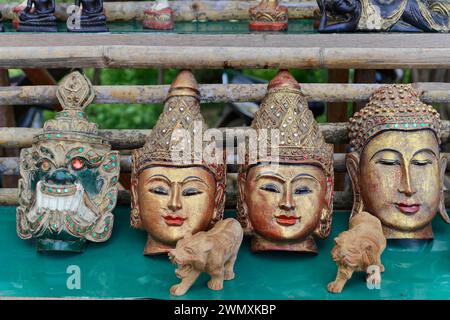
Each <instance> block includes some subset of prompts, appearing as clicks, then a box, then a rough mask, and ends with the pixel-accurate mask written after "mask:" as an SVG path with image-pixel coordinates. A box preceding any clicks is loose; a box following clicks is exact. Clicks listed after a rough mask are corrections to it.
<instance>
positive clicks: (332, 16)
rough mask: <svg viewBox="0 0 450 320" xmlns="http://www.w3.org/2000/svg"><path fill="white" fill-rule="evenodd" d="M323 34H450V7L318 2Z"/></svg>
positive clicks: (415, 2) (404, 0)
mask: <svg viewBox="0 0 450 320" xmlns="http://www.w3.org/2000/svg"><path fill="white" fill-rule="evenodd" d="M317 3H318V5H319V9H320V12H321V19H320V26H319V32H354V31H394V32H396V31H399V32H448V31H449V28H450V19H449V15H450V5H449V4H448V3H446V2H445V1H434V2H432V3H431V2H428V1H426V0H393V1H384V0H345V1H341V0H317Z"/></svg>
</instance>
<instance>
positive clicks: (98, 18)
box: [67, 0, 108, 32]
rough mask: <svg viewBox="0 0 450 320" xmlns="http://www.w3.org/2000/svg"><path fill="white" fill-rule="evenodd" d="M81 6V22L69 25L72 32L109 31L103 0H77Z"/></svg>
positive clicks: (78, 5)
mask: <svg viewBox="0 0 450 320" xmlns="http://www.w3.org/2000/svg"><path fill="white" fill-rule="evenodd" d="M75 5H76V6H77V7H79V8H80V7H81V15H80V24H79V25H77V24H76V23H75V24H73V26H72V27H69V26H68V27H67V30H68V31H71V32H108V27H107V26H106V16H105V14H104V13H103V0H75Z"/></svg>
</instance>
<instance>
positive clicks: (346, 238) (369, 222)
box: [328, 211, 386, 293]
mask: <svg viewBox="0 0 450 320" xmlns="http://www.w3.org/2000/svg"><path fill="white" fill-rule="evenodd" d="M334 244H335V245H334V247H333V250H332V251H331V256H332V257H333V260H334V262H336V264H337V266H338V272H337V275H336V280H334V281H333V282H330V283H329V284H328V291H329V292H332V293H340V292H342V289H343V288H344V286H345V283H346V282H347V281H348V280H349V279H350V278H351V277H352V275H353V272H367V274H368V275H370V277H369V278H370V279H369V278H368V279H367V281H371V283H370V284H373V285H379V284H380V283H381V276H380V272H384V266H383V264H382V263H381V255H382V253H383V251H384V249H385V248H386V238H385V237H384V235H383V229H382V227H381V222H380V220H378V218H376V217H374V216H373V215H371V214H370V213H367V212H364V211H363V212H361V213H360V214H358V215H356V216H354V217H352V218H351V219H350V224H349V230H348V231H344V232H342V233H341V234H339V236H338V237H337V238H335V239H334Z"/></svg>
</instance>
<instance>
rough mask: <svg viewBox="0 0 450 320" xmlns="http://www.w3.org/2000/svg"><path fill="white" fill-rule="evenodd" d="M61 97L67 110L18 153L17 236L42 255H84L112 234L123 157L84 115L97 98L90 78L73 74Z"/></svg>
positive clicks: (60, 91)
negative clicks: (33, 240)
mask: <svg viewBox="0 0 450 320" xmlns="http://www.w3.org/2000/svg"><path fill="white" fill-rule="evenodd" d="M57 97H58V100H59V102H60V103H61V105H62V107H63V111H61V112H58V113H57V115H56V119H51V120H48V121H47V122H46V123H45V124H44V132H43V133H42V134H39V135H37V136H36V137H34V140H33V144H32V146H31V148H26V149H22V151H21V154H20V175H21V180H20V181H19V206H18V208H17V233H18V235H19V237H20V238H22V239H29V238H31V237H34V238H37V245H38V250H40V251H47V250H52V251H82V250H83V249H84V244H85V242H86V240H90V241H94V242H103V241H106V240H108V239H109V237H110V235H111V231H112V227H113V222H114V216H113V214H112V210H113V209H114V207H115V205H116V200H117V180H118V177H119V171H120V170H119V163H120V162H119V155H118V152H117V151H111V146H110V144H109V143H108V142H107V141H105V140H104V139H103V138H102V137H101V136H99V134H98V128H97V125H96V124H95V123H91V122H89V121H88V119H87V117H86V114H85V112H84V109H85V108H86V107H87V106H88V105H89V104H90V103H91V102H92V100H93V99H94V97H95V94H94V90H93V88H92V85H91V83H90V82H89V79H87V78H86V77H85V76H84V75H82V74H81V73H79V72H72V73H71V74H69V75H67V76H66V77H64V79H63V80H62V81H61V84H60V85H59V87H58V90H57Z"/></svg>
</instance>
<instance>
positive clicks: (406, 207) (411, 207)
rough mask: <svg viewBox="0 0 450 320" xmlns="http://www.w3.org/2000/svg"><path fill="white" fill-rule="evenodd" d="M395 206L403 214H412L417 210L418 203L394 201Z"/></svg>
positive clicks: (418, 208) (418, 207)
mask: <svg viewBox="0 0 450 320" xmlns="http://www.w3.org/2000/svg"><path fill="white" fill-rule="evenodd" d="M395 206H396V207H397V209H398V210H400V211H401V212H403V213H405V214H414V213H416V212H417V211H419V210H420V204H417V203H414V204H407V203H403V202H399V203H395Z"/></svg>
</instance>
